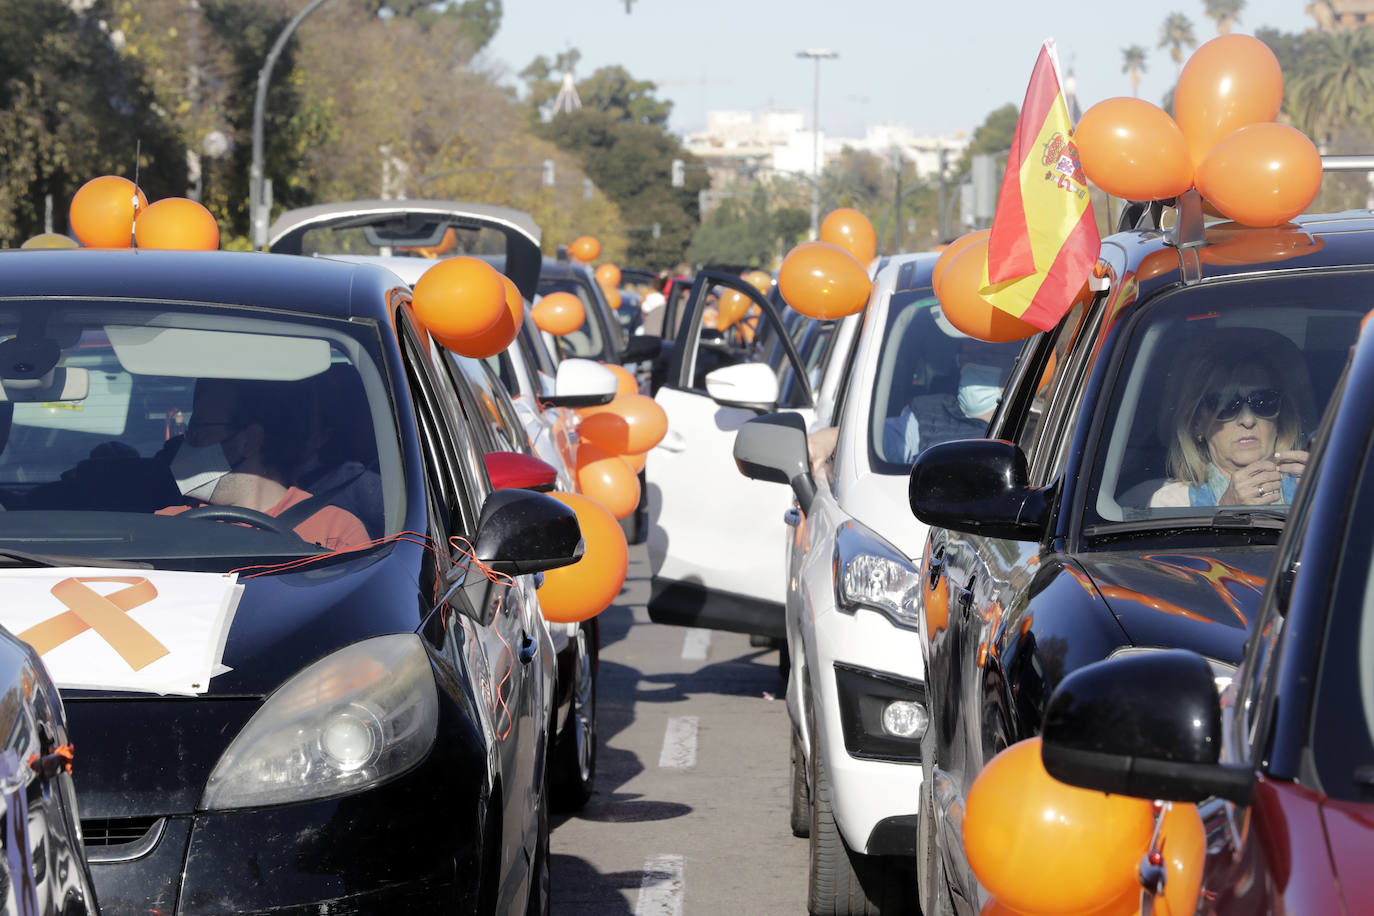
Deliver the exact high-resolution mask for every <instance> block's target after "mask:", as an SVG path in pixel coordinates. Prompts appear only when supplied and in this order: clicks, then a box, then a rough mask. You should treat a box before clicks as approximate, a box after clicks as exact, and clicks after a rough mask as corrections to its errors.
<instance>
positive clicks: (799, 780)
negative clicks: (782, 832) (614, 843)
mask: <svg viewBox="0 0 1374 916" xmlns="http://www.w3.org/2000/svg"><path fill="white" fill-rule="evenodd" d="M792 835H793V836H799V837H807V836H810V835H811V790H810V788H809V787H808V786H807V785H806V754H805V753H803V752H802V746H801V736H800V735H798V734H797V731H796V729H793V730H792Z"/></svg>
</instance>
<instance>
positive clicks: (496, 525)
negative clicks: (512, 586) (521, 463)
mask: <svg viewBox="0 0 1374 916" xmlns="http://www.w3.org/2000/svg"><path fill="white" fill-rule="evenodd" d="M473 546H474V548H475V552H476V554H477V558H478V559H479V560H481V561H482V562H483V563H484V564H486V565H487V566H489V567H491V568H492V570H494V571H495V572H499V573H505V574H506V575H510V576H518V575H522V574H524V573H536V572H543V571H544V570H546V569H557V568H558V567H560V566H569V565H571V564H573V563H576V562H577V561H578V560H580V559H581V558H582V552H583V550H584V549H585V548H584V546H583V543H582V528H581V527H580V526H579V525H578V524H577V514H576V513H575V512H573V510H572V508H571V507H569V506H568V505H567V504H565V503H562V502H559V501H558V500H556V499H554V498H553V497H552V496H546V495H545V494H543V493H533V492H531V491H529V490H496V491H494V492H493V493H492V494H491V495H490V496H488V497H487V499H486V502H484V503H483V504H482V517H481V519H480V520H479V521H478V523H477V543H476V544H474V545H473Z"/></svg>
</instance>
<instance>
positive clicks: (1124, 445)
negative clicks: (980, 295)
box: [1084, 274, 1370, 534]
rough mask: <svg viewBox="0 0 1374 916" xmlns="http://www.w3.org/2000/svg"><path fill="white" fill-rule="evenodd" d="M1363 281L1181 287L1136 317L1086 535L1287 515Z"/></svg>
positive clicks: (1338, 277)
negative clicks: (1175, 522)
mask: <svg viewBox="0 0 1374 916" xmlns="http://www.w3.org/2000/svg"><path fill="white" fill-rule="evenodd" d="M1369 307H1370V301H1369V294H1368V280H1367V279H1364V278H1360V277H1356V276H1355V275H1351V274H1325V275H1322V274H1305V275H1303V276H1300V277H1299V276H1292V275H1289V276H1275V275H1270V276H1268V277H1263V278H1250V279H1241V280H1227V281H1224V282H1215V283H1207V284H1203V285H1198V286H1193V287H1188V288H1185V289H1181V290H1178V291H1176V292H1173V293H1168V294H1165V295H1164V296H1162V297H1160V298H1159V299H1157V300H1156V301H1155V302H1153V303H1151V304H1150V305H1149V307H1148V308H1147V309H1146V310H1144V311H1142V312H1141V313H1140V315H1139V317H1138V318H1137V319H1136V323H1135V325H1134V326H1133V327H1132V328H1131V329H1130V332H1129V333H1130V337H1129V339H1128V340H1127V341H1126V348H1125V351H1124V356H1123V357H1122V359H1121V360H1120V362H1119V365H1120V371H1119V372H1117V373H1116V375H1115V380H1114V389H1113V390H1111V391H1110V392H1109V400H1108V402H1107V403H1108V407H1107V411H1106V414H1105V416H1106V424H1105V427H1104V431H1103V436H1102V438H1101V440H1100V441H1099V443H1098V446H1097V451H1096V457H1095V461H1094V464H1093V468H1092V474H1091V478H1090V480H1089V481H1088V489H1087V499H1086V503H1085V513H1084V525H1085V526H1086V527H1085V530H1086V531H1087V532H1088V533H1089V534H1094V533H1103V534H1106V533H1110V531H1111V529H1112V526H1113V525H1117V524H1123V525H1126V526H1127V527H1139V526H1140V525H1141V524H1148V525H1154V524H1157V523H1160V522H1161V520H1163V521H1165V522H1167V521H1168V520H1169V519H1173V518H1181V517H1193V518H1197V517H1203V518H1204V519H1209V520H1214V521H1218V522H1220V521H1223V520H1233V519H1235V518H1237V517H1239V516H1237V513H1236V511H1235V510H1234V509H1233V508H1232V507H1239V508H1240V509H1241V510H1243V511H1244V512H1245V513H1247V515H1246V516H1245V517H1248V518H1254V517H1264V516H1270V515H1273V516H1276V517H1279V518H1282V517H1283V516H1285V515H1286V513H1287V509H1288V505H1289V503H1291V502H1292V499H1293V495H1294V493H1295V491H1296V487H1297V482H1298V480H1299V478H1300V477H1301V475H1302V472H1303V469H1304V466H1305V462H1306V458H1307V451H1306V449H1307V441H1308V438H1309V437H1310V436H1311V435H1312V433H1313V432H1315V430H1316V426H1317V422H1318V420H1319V419H1320V417H1321V414H1322V411H1323V410H1325V408H1326V404H1327V401H1328V400H1330V397H1331V393H1332V391H1333V390H1334V388H1335V385H1336V381H1337V378H1338V377H1339V374H1340V371H1341V367H1342V366H1343V365H1344V364H1345V359H1346V354H1347V352H1348V351H1349V348H1350V346H1351V345H1352V344H1353V343H1354V342H1355V339H1356V336H1357V334H1358V331H1359V324H1360V319H1361V318H1362V317H1363V316H1364V315H1365V313H1366V312H1367V311H1368V310H1369Z"/></svg>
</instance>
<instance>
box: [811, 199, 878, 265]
mask: <svg viewBox="0 0 1374 916" xmlns="http://www.w3.org/2000/svg"><path fill="white" fill-rule="evenodd" d="M820 236H821V241H822V242H829V243H830V244H832V245H838V246H839V247H841V248H843V249H844V250H845V251H847V252H849V253H850V254H852V255H853V256H854V257H855V258H856V259H858V262H859V263H860V264H864V265H866V264H868V262H869V261H871V260H873V258H874V256H875V255H876V254H877V253H878V235H877V233H875V232H874V231H873V224H872V223H870V222H869V221H868V217H866V216H864V215H863V214H862V213H860V212H859V211H858V210H855V209H853V208H852V207H841V208H840V209H838V210H831V211H830V212H829V213H828V214H826V217H825V219H823V220H821V231H820Z"/></svg>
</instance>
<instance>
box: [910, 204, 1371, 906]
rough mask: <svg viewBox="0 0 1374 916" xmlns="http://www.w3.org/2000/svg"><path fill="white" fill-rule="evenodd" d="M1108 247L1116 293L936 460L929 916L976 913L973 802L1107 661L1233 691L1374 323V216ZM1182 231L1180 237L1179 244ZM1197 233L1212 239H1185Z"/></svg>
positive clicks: (1053, 337)
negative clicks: (1312, 443)
mask: <svg viewBox="0 0 1374 916" xmlns="http://www.w3.org/2000/svg"><path fill="white" fill-rule="evenodd" d="M1182 206H1183V207H1184V211H1185V212H1183V213H1181V214H1180V215H1179V216H1178V223H1177V224H1176V228H1174V229H1172V230H1170V231H1169V232H1168V233H1163V232H1160V231H1159V230H1158V229H1156V228H1155V225H1154V218H1155V215H1156V214H1157V213H1158V212H1159V208H1158V207H1154V208H1146V207H1143V206H1140V207H1132V208H1128V209H1127V212H1126V214H1125V219H1126V220H1127V222H1128V223H1130V222H1133V221H1134V220H1135V219H1137V218H1139V219H1140V220H1141V221H1143V223H1144V225H1143V226H1142V227H1140V228H1133V229H1129V230H1127V231H1124V232H1121V233H1119V234H1117V235H1113V236H1110V237H1108V238H1107V239H1105V240H1104V241H1103V245H1102V260H1101V261H1100V262H1099V263H1100V265H1101V266H1102V268H1103V269H1102V270H1101V271H1100V272H1102V273H1103V274H1104V277H1103V280H1104V281H1105V284H1099V285H1107V286H1108V287H1109V288H1107V289H1105V290H1101V291H1098V292H1095V293H1092V294H1091V295H1087V296H1084V297H1082V298H1081V299H1080V300H1079V301H1078V302H1077V303H1076V304H1075V305H1074V307H1073V308H1072V309H1071V310H1070V311H1069V312H1068V314H1067V315H1066V316H1065V317H1064V319H1063V320H1061V321H1060V322H1059V324H1058V326H1057V327H1056V328H1055V329H1054V330H1052V331H1049V332H1046V333H1043V334H1037V335H1036V336H1035V337H1033V338H1031V339H1030V340H1029V341H1028V342H1027V344H1026V346H1025V349H1024V350H1023V352H1022V355H1021V357H1020V359H1019V361H1018V363H1017V367H1016V370H1015V371H1014V373H1013V375H1012V379H1011V382H1010V384H1009V386H1008V388H1007V393H1006V395H1005V396H1004V397H1003V398H1002V401H1001V406H1000V408H999V410H998V412H997V414H996V416H995V417H994V419H993V421H992V423H991V426H990V428H989V430H988V434H987V438H986V439H982V440H966V441H959V442H951V443H947V444H944V445H939V446H936V447H934V448H931V449H928V450H926V451H924V452H923V453H922V454H921V455H920V457H918V458H917V460H916V463H915V466H914V468H913V470H912V474H911V489H910V496H911V506H912V510H913V512H914V513H915V515H916V517H917V518H918V519H919V520H921V521H922V522H924V523H926V524H929V525H930V526H931V527H930V534H929V537H928V541H927V544H926V547H925V549H924V550H923V551H922V556H923V565H922V568H921V579H920V583H921V584H920V588H919V596H920V597H919V599H918V601H919V613H920V615H921V626H920V633H921V635H922V643H921V649H922V652H923V653H924V655H925V657H926V674H927V683H928V684H929V685H930V686H931V693H930V725H929V727H928V728H927V730H926V735H925V739H924V740H923V742H922V747H921V762H922V767H923V769H924V780H923V783H922V795H921V799H920V808H921V811H920V822H921V824H920V828H919V829H920V837H919V839H920V848H919V851H918V855H917V862H918V868H919V877H918V884H919V886H920V890H921V895H922V907H923V911H924V912H927V913H940V912H948V911H949V910H951V909H952V910H953V911H955V912H959V913H976V912H978V911H979V909H980V907H981V906H982V899H981V898H982V895H983V889H981V888H980V887H979V886H978V884H977V882H976V880H975V879H974V876H973V874H972V873H971V871H970V869H969V867H968V864H967V860H966V857H965V853H964V847H963V845H962V843H961V842H960V835H961V822H962V813H963V806H964V801H965V798H966V796H967V793H968V791H969V788H970V786H971V784H972V782H973V780H974V778H975V777H976V776H977V775H978V773H979V771H980V770H981V769H982V768H983V766H984V765H985V764H986V763H987V762H988V761H989V760H991V758H992V757H993V756H994V755H995V754H997V753H998V752H999V751H1000V750H1002V749H1003V748H1005V747H1007V746H1009V745H1011V744H1014V743H1016V742H1017V741H1020V740H1022V739H1024V738H1027V737H1031V736H1034V735H1037V734H1039V733H1040V731H1041V728H1042V726H1043V724H1044V720H1045V719H1044V717H1045V708H1046V704H1047V703H1048V701H1049V698H1050V695H1051V693H1052V692H1053V691H1054V689H1055V687H1056V686H1057V685H1058V684H1059V683H1060V681H1062V680H1063V679H1064V678H1065V677H1066V676H1067V675H1069V674H1070V673H1071V672H1073V671H1075V670H1077V669H1079V668H1081V667H1083V666H1084V665H1088V664H1090V663H1093V662H1097V661H1101V660H1103V659H1107V658H1111V657H1120V656H1123V655H1125V656H1130V655H1137V654H1141V653H1145V654H1148V653H1152V652H1156V651H1158V650H1161V649H1174V648H1182V649H1188V650H1191V651H1193V652H1196V653H1197V654H1199V655H1201V656H1203V657H1205V658H1206V659H1208V665H1209V666H1210V670H1211V671H1212V673H1213V676H1214V678H1215V680H1216V683H1217V684H1224V683H1225V682H1226V681H1228V680H1229V679H1230V678H1231V677H1232V676H1233V675H1234V673H1235V666H1236V664H1237V663H1238V662H1239V661H1240V659H1241V657H1242V654H1243V646H1244V643H1245V639H1246V636H1247V633H1249V632H1250V629H1251V624H1252V622H1253V621H1254V620H1255V618H1256V613H1257V611H1258V609H1259V602H1260V595H1261V592H1262V590H1263V588H1264V585H1265V583H1266V581H1267V580H1268V578H1269V574H1270V569H1271V567H1272V565H1273V562H1274V548H1275V543H1276V541H1277V539H1278V536H1279V534H1280V533H1281V532H1282V530H1283V528H1284V525H1285V521H1286V519H1287V516H1288V504H1289V503H1290V502H1291V500H1292V498H1293V486H1294V483H1295V482H1296V481H1297V480H1299V479H1300V478H1301V477H1305V476H1307V475H1308V474H1309V473H1310V470H1306V469H1305V468H1304V464H1305V459H1306V451H1305V442H1306V438H1307V437H1308V436H1309V435H1310V434H1311V433H1312V432H1313V431H1314V430H1315V428H1316V424H1317V420H1318V417H1319V416H1320V411H1321V408H1322V407H1323V406H1324V405H1325V404H1326V403H1327V401H1328V400H1329V398H1330V397H1331V393H1332V391H1333V390H1334V389H1335V386H1336V380H1337V375H1338V374H1339V372H1340V368H1341V366H1342V365H1343V363H1344V358H1345V354H1346V351H1347V350H1348V348H1349V347H1350V345H1351V344H1352V343H1353V342H1354V340H1355V337H1356V333H1357V329H1358V327H1359V323H1360V320H1361V318H1362V317H1363V316H1364V314H1365V312H1366V311H1367V310H1368V307H1369V303H1368V297H1367V296H1365V295H1364V294H1363V286H1364V284H1365V282H1366V278H1367V276H1368V271H1369V265H1370V264H1371V263H1374V260H1372V258H1371V254H1374V247H1371V234H1370V229H1371V228H1374V222H1371V220H1370V219H1369V217H1368V216H1367V215H1362V216H1361V215H1354V214H1340V215H1336V216H1331V217H1305V218H1302V219H1299V220H1297V221H1296V225H1291V226H1289V225H1285V226H1280V227H1275V228H1271V229H1246V228H1243V227H1240V226H1237V225H1235V224H1229V223H1225V224H1223V223H1214V224H1210V225H1207V226H1206V227H1205V228H1204V227H1203V221H1202V218H1201V217H1202V214H1201V212H1200V209H1197V206H1198V202H1197V199H1196V196H1195V195H1188V196H1186V197H1185V198H1184V203H1183V204H1182ZM1178 227H1181V228H1178ZM1189 227H1194V229H1193V231H1191V232H1190V231H1189Z"/></svg>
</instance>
